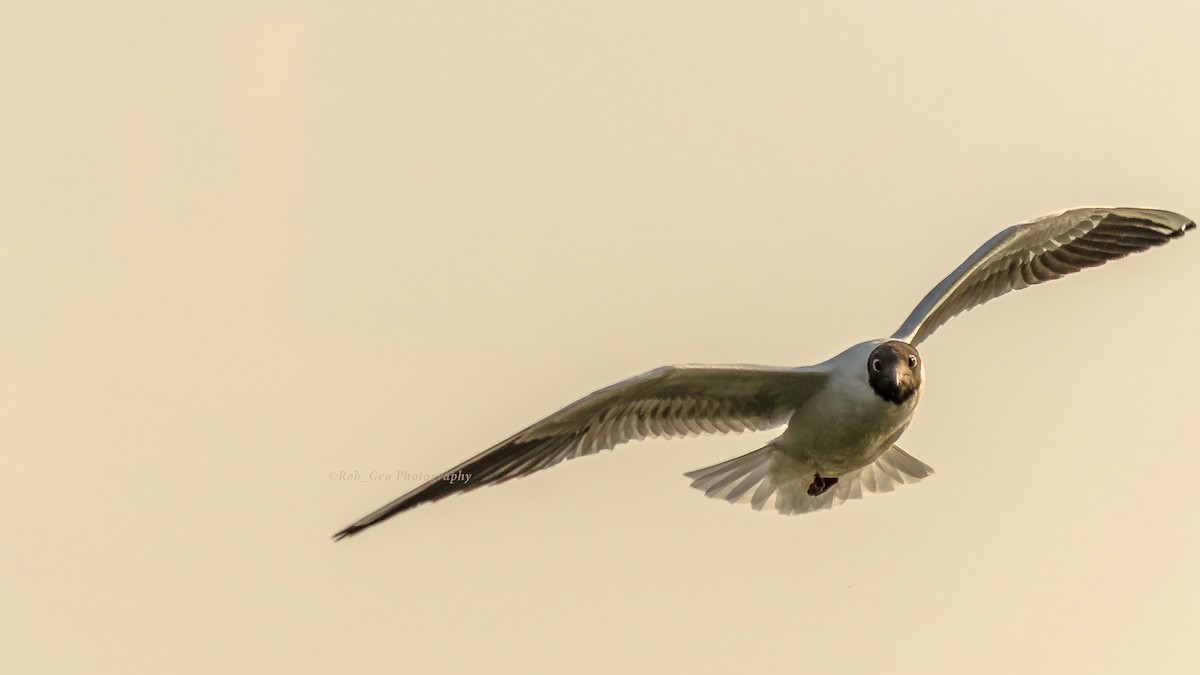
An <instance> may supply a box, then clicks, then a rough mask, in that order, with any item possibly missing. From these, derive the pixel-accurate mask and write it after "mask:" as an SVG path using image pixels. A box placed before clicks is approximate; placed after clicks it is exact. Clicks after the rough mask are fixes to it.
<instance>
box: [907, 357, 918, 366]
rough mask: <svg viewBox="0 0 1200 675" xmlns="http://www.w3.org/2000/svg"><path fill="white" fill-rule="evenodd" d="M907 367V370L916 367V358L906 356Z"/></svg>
mask: <svg viewBox="0 0 1200 675" xmlns="http://www.w3.org/2000/svg"><path fill="white" fill-rule="evenodd" d="M908 367H909V368H916V367H917V357H915V356H913V355H912V354H909V355H908Z"/></svg>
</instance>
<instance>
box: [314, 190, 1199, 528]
mask: <svg viewBox="0 0 1200 675" xmlns="http://www.w3.org/2000/svg"><path fill="white" fill-rule="evenodd" d="M1195 227H1196V223H1195V222H1194V221H1192V220H1191V219H1189V218H1187V217H1185V216H1182V215H1180V214H1178V213H1174V212H1171V211H1162V210H1157V209H1144V208H1129V207H1120V208H1110V207H1082V208H1074V209H1066V210H1063V211H1058V212H1055V213H1051V214H1047V215H1044V216H1041V217H1038V218H1034V219H1033V220H1029V221H1026V222H1023V223H1020V224H1018V225H1013V226H1011V227H1008V228H1006V229H1004V230H1002V231H1001V232H1000V233H998V234H997V235H996V236H994V237H992V238H991V239H989V240H988V241H987V242H985V243H984V244H983V245H982V246H980V247H979V249H978V250H976V251H975V252H974V253H973V254H971V255H970V256H969V257H968V258H967V259H966V260H965V261H964V262H963V263H962V264H961V265H959V266H958V267H957V268H955V269H954V271H952V272H951V273H950V274H949V275H948V276H946V278H945V279H943V280H942V281H941V282H940V283H938V284H937V285H936V286H934V288H933V289H932V290H930V291H929V293H928V294H927V295H926V296H925V297H924V298H923V299H922V300H921V301H920V303H918V304H917V306H916V308H915V309H913V311H912V313H911V314H909V316H908V318H907V319H905V320H904V323H903V324H901V326H900V328H898V329H897V330H896V332H895V333H893V334H892V335H891V336H890V337H888V338H880V339H873V340H868V341H866V342H862V343H859V344H856V345H853V346H851V347H850V348H848V349H846V350H845V351H843V352H841V353H840V354H838V355H836V356H834V357H832V358H830V359H829V360H827V361H824V362H822V363H818V364H815V365H811V366H803V367H795V368H792V367H778V366H755V365H691V364H684V365H672V366H664V367H661V368H656V369H654V370H651V371H649V372H646V373H643V374H641V375H637V376H635V377H631V378H629V379H627V380H624V381H621V382H618V383H616V384H613V385H610V386H607V387H604V388H602V389H599V390H597V391H595V392H593V393H591V394H589V395H587V396H585V397H583V398H581V399H579V400H577V401H575V402H574V403H571V404H570V405H568V406H566V407H564V408H562V409H561V410H559V411H557V412H555V413H552V414H551V415H549V416H547V417H545V418H544V419H542V420H540V421H538V422H535V423H533V424H531V425H530V426H528V427H526V428H524V429H522V430H520V431H518V432H517V433H515V434H513V435H512V436H509V437H508V438H506V439H504V440H502V441H500V442H499V443H497V444H495V445H493V446H492V447H490V448H488V449H487V450H484V451H483V452H481V453H479V454H477V455H475V456H473V457H471V458H470V459H467V460H466V461H464V462H462V463H460V464H458V465H457V466H455V467H453V468H451V469H450V470H448V471H446V472H444V473H442V474H437V475H435V476H433V477H432V478H430V479H429V480H428V481H426V482H425V483H423V484H422V485H420V486H419V487H417V488H415V489H413V490H411V491H410V492H408V493H406V494H404V495H402V496H400V497H398V498H396V499H395V500H393V501H391V502H389V503H387V504H385V505H383V506H382V507H380V508H378V509H376V510H375V511H372V512H371V513H369V514H367V515H365V516H363V517H362V518H360V519H358V520H357V521H355V522H353V523H351V524H350V525H347V526H346V527H345V528H343V529H342V530H340V531H338V532H337V533H336V534H334V535H333V538H334V540H335V541H336V540H341V539H344V538H346V537H349V536H351V535H353V534H356V533H358V532H361V531H362V530H364V529H366V528H369V527H371V526H373V525H377V524H379V523H381V522H383V521H385V520H387V519H389V518H391V517H393V516H395V515H397V514H399V513H403V512H405V511H407V510H409V509H412V508H414V507H416V506H418V505H421V504H424V503H427V502H433V501H437V500H439V499H442V498H444V497H448V496H450V495H454V494H457V493H461V492H467V491H469V490H473V489H475V488H479V487H483V486H486V485H493V484H496V483H501V482H504V481H508V480H511V479H513V478H519V477H522V476H528V475H529V474H531V473H534V472H537V471H541V470H542V469H545V468H547V467H550V466H553V465H555V464H558V463H560V462H562V461H564V460H568V459H574V458H576V457H582V456H584V455H592V454H595V453H597V452H600V451H602V450H608V449H611V448H614V447H616V446H618V445H621V444H623V443H626V442H628V441H635V440H643V439H647V438H679V437H684V436H694V435H700V434H727V433H735V432H743V431H766V430H769V429H774V428H777V427H781V426H784V430H783V432H782V433H781V434H780V435H779V436H777V437H776V438H774V439H773V440H771V441H770V442H769V443H767V444H766V445H765V446H763V447H761V448H759V449H757V450H754V451H753V452H750V453H748V454H745V455H742V456H739V457H735V458H733V459H730V460H728V461H725V462H721V463H719V464H715V465H713V466H709V467H706V468H702V469H698V470H696V471H691V472H688V473H686V474H684V475H686V476H687V477H688V478H690V479H691V481H692V482H691V486H692V487H694V488H696V489H698V490H701V491H703V492H704V494H705V495H706V496H708V497H712V498H716V499H722V500H725V501H728V502H731V503H735V504H736V503H742V504H748V505H750V506H751V507H752V508H754V509H756V510H760V511H761V510H768V511H771V510H773V511H776V512H778V513H780V514H800V513H809V512H812V511H819V510H823V509H829V508H833V507H835V506H838V505H840V504H843V503H845V502H846V501H848V500H853V499H859V498H861V497H863V496H864V495H866V494H872V493H882V492H890V491H892V490H894V489H895V488H897V487H898V486H900V485H907V484H910V483H915V482H917V481H920V480H921V479H923V478H926V477H928V476H929V475H931V474H932V473H933V469H932V468H930V467H929V466H928V465H926V464H925V463H924V462H922V461H921V460H919V459H917V458H916V457H913V456H912V455H910V454H908V453H907V452H905V451H904V450H902V449H901V448H900V446H898V445H896V441H897V440H898V439H899V438H900V436H901V434H903V433H904V431H905V429H907V428H908V426H909V423H910V422H912V419H913V414H914V412H915V411H916V409H917V405H918V403H919V402H920V400H921V394H922V391H923V388H924V380H925V364H924V361H923V360H922V357H921V354H920V352H919V351H918V350H917V347H918V346H919V345H920V344H921V343H922V342H924V341H925V340H926V339H927V338H929V336H930V335H932V334H933V333H934V331H936V330H937V329H938V328H939V327H940V326H942V325H943V324H944V323H945V322H946V321H948V320H949V319H950V318H952V317H954V316H956V315H958V314H960V313H962V312H964V311H967V310H969V309H972V308H974V307H976V306H978V305H981V304H983V303H985V302H987V301H989V300H992V299H995V298H998V297H1000V296H1002V295H1004V294H1006V293H1008V292H1010V291H1015V290H1020V289H1023V288H1026V287H1029V286H1035V285H1038V284H1041V283H1045V282H1047V281H1051V280H1054V279H1058V278H1060V277H1063V276H1066V275H1068V274H1071V273H1074V272H1078V271H1080V270H1083V269H1087V268H1089V267H1096V266H1098V265H1102V264H1104V263H1106V262H1108V261H1110V260H1116V259H1118V258H1123V257H1125V256H1127V255H1129V254H1131V253H1136V252H1140V251H1145V250H1147V249H1150V248H1153V247H1156V246H1161V245H1162V244H1166V243H1167V242H1170V241H1172V240H1174V239H1177V238H1179V237H1181V236H1183V234H1184V233H1186V232H1188V231H1189V230H1192V229H1194V228H1195ZM785 425H786V426H785Z"/></svg>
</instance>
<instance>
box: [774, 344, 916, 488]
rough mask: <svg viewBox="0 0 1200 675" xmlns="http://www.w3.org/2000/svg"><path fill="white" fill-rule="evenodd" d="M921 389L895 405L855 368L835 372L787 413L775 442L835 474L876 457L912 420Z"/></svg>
mask: <svg viewBox="0 0 1200 675" xmlns="http://www.w3.org/2000/svg"><path fill="white" fill-rule="evenodd" d="M920 397H921V391H920V389H918V390H917V392H916V393H915V394H914V395H913V396H912V397H910V398H909V399H907V400H906V401H904V402H903V403H900V404H896V403H892V402H889V401H886V400H884V399H882V398H880V397H879V396H878V395H876V394H875V392H874V391H873V390H872V389H871V387H870V385H869V384H868V383H867V377H866V369H865V368H864V369H863V373H862V374H861V377H859V376H858V374H856V373H854V372H845V371H844V372H841V373H836V374H835V375H834V376H833V377H831V378H830V382H829V386H827V387H826V388H825V390H824V391H822V392H821V393H819V394H817V395H816V396H814V397H812V398H811V399H809V401H808V402H807V403H805V405H804V406H803V407H801V408H800V409H799V410H797V411H796V413H795V414H794V415H792V418H791V420H790V421H789V422H788V427H787V429H786V430H785V431H784V433H783V435H782V436H780V438H779V440H778V441H777V442H776V447H778V448H779V449H780V450H781V451H783V452H784V453H785V454H787V455H790V456H792V457H794V458H795V459H799V460H802V461H809V462H811V463H812V464H814V465H815V466H816V467H817V470H818V471H819V472H820V473H821V475H823V476H839V475H842V474H844V473H847V472H850V471H854V470H856V469H860V468H862V467H864V466H866V465H867V464H870V463H871V462H874V461H875V460H876V459H878V457H879V455H881V454H883V452H884V451H885V450H887V449H888V448H889V447H890V446H891V444H892V442H894V441H895V439H896V438H897V437H898V436H899V435H900V433H901V432H903V431H904V429H905V427H907V426H908V423H909V422H910V421H911V420H912V416H913V412H914V411H915V410H916V406H917V402H918V401H919V400H920Z"/></svg>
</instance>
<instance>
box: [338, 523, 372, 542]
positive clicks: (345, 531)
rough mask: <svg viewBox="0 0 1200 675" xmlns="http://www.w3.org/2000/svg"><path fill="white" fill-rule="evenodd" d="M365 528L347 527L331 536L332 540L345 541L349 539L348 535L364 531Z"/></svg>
mask: <svg viewBox="0 0 1200 675" xmlns="http://www.w3.org/2000/svg"><path fill="white" fill-rule="evenodd" d="M366 527H367V526H366V525H350V526H347V527H345V528H343V529H342V530H341V531H339V532H338V533H337V534H335V535H333V540H334V541H341V540H343V539H345V538H346V537H349V536H350V535H352V534H354V533H356V532H358V531H359V530H362V529H366Z"/></svg>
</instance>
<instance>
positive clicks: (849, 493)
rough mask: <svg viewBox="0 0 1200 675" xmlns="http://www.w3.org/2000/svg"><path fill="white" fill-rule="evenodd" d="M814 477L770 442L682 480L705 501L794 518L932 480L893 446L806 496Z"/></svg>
mask: <svg viewBox="0 0 1200 675" xmlns="http://www.w3.org/2000/svg"><path fill="white" fill-rule="evenodd" d="M814 473H816V471H815V470H814V468H813V467H812V466H809V465H807V464H806V463H805V462H801V461H799V460H795V459H792V458H791V457H788V456H787V455H784V454H782V453H780V452H779V451H778V450H777V449H776V448H775V445H774V443H772V444H769V445H767V446H766V447H763V448H759V449H758V450H755V451H754V452H751V453H749V454H746V455H742V456H741V457H735V458H733V459H730V460H727V461H724V462H721V463H720V464H714V465H712V466H709V467H705V468H703V469H697V470H696V471H691V472H689V473H687V474H685V475H686V476H687V477H688V478H691V479H692V487H694V488H696V489H698V490H703V491H704V494H705V495H706V496H708V497H712V498H714V499H724V500H726V501H728V502H730V503H733V504H739V503H740V504H744V503H749V504H750V506H751V507H753V508H754V509H755V510H759V511H761V510H763V509H764V508H766V509H774V510H776V511H778V512H779V513H783V514H794V513H808V512H810V511H819V510H821V509H831V508H833V507H835V506H838V505H840V504H843V503H845V502H847V501H849V500H851V499H861V498H862V496H863V495H864V494H871V493H875V492H891V491H892V490H895V489H896V487H897V486H900V485H907V484H909V483H915V482H917V481H919V480H921V479H922V478H925V477H927V476H929V475H931V474H932V473H933V469H932V468H930V467H929V466H928V465H927V464H925V463H924V462H922V461H921V460H919V459H917V458H916V457H913V456H912V455H910V454H908V453H907V452H905V451H903V450H901V449H900V447H899V446H897V445H893V446H892V447H891V448H889V449H888V450H887V451H885V452H884V453H883V454H882V455H880V457H879V459H877V460H875V462H873V463H872V464H868V465H867V466H865V467H863V468H861V469H858V470H857V471H852V472H850V473H847V474H845V475H843V476H839V477H838V482H837V484H836V485H834V486H833V487H832V488H830V489H828V490H826V491H825V492H824V493H823V494H820V495H817V496H815V497H814V496H812V495H809V494H808V486H809V485H810V484H811V483H812V479H813V474H814Z"/></svg>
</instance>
